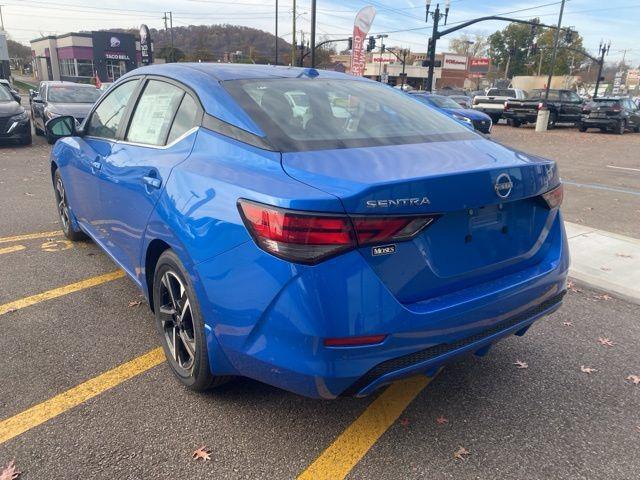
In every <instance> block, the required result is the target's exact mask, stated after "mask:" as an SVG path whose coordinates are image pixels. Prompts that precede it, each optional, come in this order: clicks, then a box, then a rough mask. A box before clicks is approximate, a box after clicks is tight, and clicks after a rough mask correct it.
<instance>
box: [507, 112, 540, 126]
mask: <svg viewBox="0 0 640 480" xmlns="http://www.w3.org/2000/svg"><path fill="white" fill-rule="evenodd" d="M502 118H506V119H507V120H517V121H519V122H520V123H535V122H536V121H537V120H538V113H537V112H535V113H533V112H511V111H509V110H507V111H505V112H504V113H503V114H502Z"/></svg>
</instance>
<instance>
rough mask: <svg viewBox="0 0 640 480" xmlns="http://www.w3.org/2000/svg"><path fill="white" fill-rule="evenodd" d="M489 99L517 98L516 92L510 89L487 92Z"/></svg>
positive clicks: (492, 89)
mask: <svg viewBox="0 0 640 480" xmlns="http://www.w3.org/2000/svg"><path fill="white" fill-rule="evenodd" d="M487 96H488V97H514V98H515V96H516V91H515V90H512V89H510V88H491V89H489V91H488V92H487Z"/></svg>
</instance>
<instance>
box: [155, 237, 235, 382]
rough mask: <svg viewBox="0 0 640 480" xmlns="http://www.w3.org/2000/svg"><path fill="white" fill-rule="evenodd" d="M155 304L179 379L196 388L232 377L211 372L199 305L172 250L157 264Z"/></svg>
mask: <svg viewBox="0 0 640 480" xmlns="http://www.w3.org/2000/svg"><path fill="white" fill-rule="evenodd" d="M153 305H154V312H155V316H156V326H157V328H158V332H159V334H160V340H161V342H162V348H163V349H164V353H165V355H166V357H167V362H168V363H169V366H170V367H171V370H172V371H173V373H174V374H175V376H176V377H177V378H178V380H180V382H181V383H182V384H183V385H185V386H187V387H189V388H190V389H192V390H196V391H205V390H209V389H210V388H213V387H217V386H219V385H222V384H223V383H225V382H227V381H228V379H229V377H222V376H214V375H213V374H212V373H211V368H210V365H209V356H208V352H207V343H206V337H205V333H204V321H203V319H202V314H201V312H200V305H199V303H198V299H197V297H196V295H195V292H194V290H193V288H192V286H191V283H190V281H189V275H188V273H187V272H186V271H185V269H184V267H183V266H182V263H181V262H180V260H179V259H178V257H177V256H176V254H175V253H173V252H172V251H171V250H167V251H165V252H164V253H163V254H162V255H161V256H160V258H159V259H158V263H157V265H156V270H155V274H154V277H153Z"/></svg>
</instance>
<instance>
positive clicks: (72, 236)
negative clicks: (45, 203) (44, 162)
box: [53, 170, 87, 242]
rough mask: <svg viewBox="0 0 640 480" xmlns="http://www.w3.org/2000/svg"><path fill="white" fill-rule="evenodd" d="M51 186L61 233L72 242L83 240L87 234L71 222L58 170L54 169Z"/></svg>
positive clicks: (65, 194) (65, 193)
mask: <svg viewBox="0 0 640 480" xmlns="http://www.w3.org/2000/svg"><path fill="white" fill-rule="evenodd" d="M53 186H54V191H55V196H56V205H57V206H58V217H59V218H60V224H61V225H62V233H64V236H65V237H67V238H68V239H69V240H71V241H72V242H77V241H79V240H84V239H86V238H87V236H86V235H85V234H84V233H83V232H82V231H81V230H75V229H74V228H73V224H72V222H71V210H70V209H69V204H68V200H67V192H66V190H65V188H64V183H63V182H62V176H61V175H60V170H56V173H55V174H54V175H53Z"/></svg>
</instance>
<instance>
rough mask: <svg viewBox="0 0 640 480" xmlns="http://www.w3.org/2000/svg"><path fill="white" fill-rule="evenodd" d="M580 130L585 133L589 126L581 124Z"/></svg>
mask: <svg viewBox="0 0 640 480" xmlns="http://www.w3.org/2000/svg"><path fill="white" fill-rule="evenodd" d="M578 130H579V131H581V132H582V133H584V132H586V131H587V127H585V126H584V125H580V126H579V127H578Z"/></svg>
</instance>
